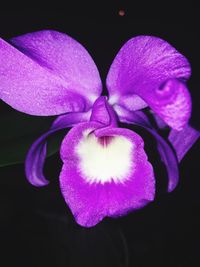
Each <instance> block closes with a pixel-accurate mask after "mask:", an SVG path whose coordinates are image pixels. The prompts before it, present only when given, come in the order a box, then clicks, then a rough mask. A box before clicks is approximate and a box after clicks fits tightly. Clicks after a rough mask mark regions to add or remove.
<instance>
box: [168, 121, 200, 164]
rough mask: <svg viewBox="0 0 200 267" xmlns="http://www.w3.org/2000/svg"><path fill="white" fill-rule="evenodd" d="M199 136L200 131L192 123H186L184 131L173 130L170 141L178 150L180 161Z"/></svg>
mask: <svg viewBox="0 0 200 267" xmlns="http://www.w3.org/2000/svg"><path fill="white" fill-rule="evenodd" d="M199 137H200V131H198V130H195V129H194V128H192V127H191V126H190V125H186V126H185V127H184V129H183V130H182V131H176V130H171V132H170V134H169V141H170V142H171V144H172V146H173V147H174V149H175V151H176V155H177V158H178V161H179V162H180V161H181V160H182V159H183V157H184V156H185V154H186V153H187V151H188V150H189V149H190V148H191V147H192V146H193V144H194V143H195V142H196V141H197V140H198V139H199Z"/></svg>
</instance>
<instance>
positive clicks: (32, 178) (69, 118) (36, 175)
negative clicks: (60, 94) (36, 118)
mask: <svg viewBox="0 0 200 267" xmlns="http://www.w3.org/2000/svg"><path fill="white" fill-rule="evenodd" d="M89 117H90V112H88V113H69V114H66V115H62V116H59V117H58V118H57V119H56V120H55V121H54V123H53V125H52V127H51V129H50V130H49V131H48V132H46V133H45V134H43V135H42V136H41V137H40V138H38V139H37V140H36V141H35V142H34V143H33V145H32V146H31V148H30V150H29V152H28V154H27V157H26V162H25V171H26V177H27V179H28V181H29V182H30V183H31V184H32V185H35V186H44V185H47V184H48V183H49V181H48V180H46V178H45V177H44V174H43V166H44V162H45V157H46V139H47V137H49V136H50V135H51V134H54V133H55V132H57V131H59V130H62V129H65V128H67V127H72V126H74V125H75V124H77V123H80V122H84V121H87V120H89Z"/></svg>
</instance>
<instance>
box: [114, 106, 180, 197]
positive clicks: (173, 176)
mask: <svg viewBox="0 0 200 267" xmlns="http://www.w3.org/2000/svg"><path fill="white" fill-rule="evenodd" d="M115 111H116V112H117V114H118V116H119V119H120V121H121V122H125V123H129V124H135V125H138V126H140V127H142V128H144V129H145V130H147V131H148V132H149V133H151V134H152V135H153V136H154V137H155V139H156V141H157V148H158V151H159V153H160V156H161V160H162V161H163V163H164V164H165V166H166V169H167V174H168V180H169V182H168V191H169V192H171V191H173V190H174V189H175V187H176V186H177V184H178V181H179V169H178V161H177V157H176V155H175V153H174V151H173V149H172V148H171V146H170V145H169V144H168V142H167V141H165V139H164V138H163V137H162V136H160V135H159V134H158V133H157V131H156V130H155V129H154V128H153V127H152V125H151V124H150V122H149V121H148V118H147V117H146V116H145V114H144V113H142V112H141V111H137V112H130V111H128V110H126V109H125V108H123V107H121V106H119V105H115Z"/></svg>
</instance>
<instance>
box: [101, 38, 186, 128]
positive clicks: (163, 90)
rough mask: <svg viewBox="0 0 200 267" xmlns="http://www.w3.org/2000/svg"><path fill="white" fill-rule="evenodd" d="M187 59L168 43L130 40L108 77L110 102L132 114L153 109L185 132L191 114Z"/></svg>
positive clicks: (118, 55) (156, 40)
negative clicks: (148, 108) (187, 82)
mask: <svg viewBox="0 0 200 267" xmlns="http://www.w3.org/2000/svg"><path fill="white" fill-rule="evenodd" d="M190 74H191V69H190V64H189V62H188V61H187V59H186V58H185V57H184V56H183V55H181V54H180V53H179V52H178V51H177V50H176V49H175V48H174V47H172V46H171V45H170V44H169V43H167V42H166V41H164V40H162V39H160V38H157V37H153V36H138V37H134V38H132V39H130V40H129V41H128V42H127V43H125V44H124V46H123V47H122V48H121V49H120V51H119V52H118V54H117V56H116V57H115V59H114V61H113V63H112V65H111V67H110V70H109V73H108V76H107V80H106V83H107V88H108V91H109V102H110V103H111V104H119V105H121V106H123V107H125V108H126V109H128V110H130V111H134V110H138V109H142V108H144V107H146V106H147V105H148V106H150V107H151V109H152V110H153V111H155V112H156V113H157V114H158V115H159V116H160V117H161V118H162V119H163V120H164V121H165V122H166V123H167V124H168V125H170V126H171V127H172V128H174V129H176V130H181V129H182V128H183V127H184V125H185V124H187V122H188V120H189V117H190V114H191V99H190V95H189V92H188V90H187V87H186V85H185V81H186V80H187V79H188V78H189V77H190Z"/></svg>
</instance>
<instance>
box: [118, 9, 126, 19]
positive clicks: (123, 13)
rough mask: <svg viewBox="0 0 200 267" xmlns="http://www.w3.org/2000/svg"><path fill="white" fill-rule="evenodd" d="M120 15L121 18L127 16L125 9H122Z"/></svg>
mask: <svg viewBox="0 0 200 267" xmlns="http://www.w3.org/2000/svg"><path fill="white" fill-rule="evenodd" d="M118 14H119V16H121V17H123V16H124V15H125V11H124V10H123V9H120V10H119V12H118Z"/></svg>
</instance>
